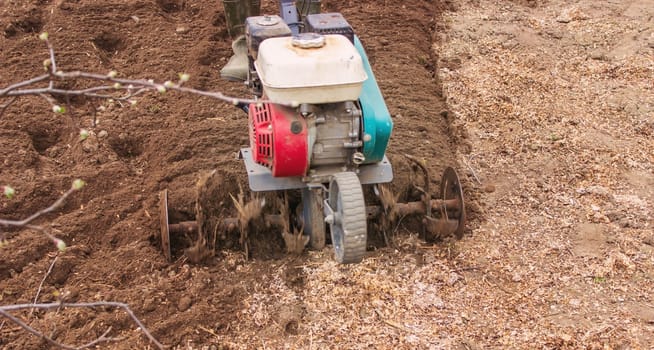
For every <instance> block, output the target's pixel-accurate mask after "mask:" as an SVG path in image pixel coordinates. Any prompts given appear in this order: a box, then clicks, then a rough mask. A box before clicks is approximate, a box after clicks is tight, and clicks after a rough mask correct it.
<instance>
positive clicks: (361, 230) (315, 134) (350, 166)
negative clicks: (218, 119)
mask: <svg viewBox="0 0 654 350" xmlns="http://www.w3.org/2000/svg"><path fill="white" fill-rule="evenodd" d="M280 7H281V13H280V15H281V16H279V15H269V16H253V17H248V18H247V20H246V23H245V26H246V29H245V32H246V41H247V47H248V56H249V62H250V70H249V74H248V77H247V82H246V83H247V84H248V86H249V87H250V88H251V89H252V91H253V92H254V95H255V96H257V98H260V99H261V100H262V101H268V102H265V103H254V104H249V105H242V106H240V107H241V108H242V109H243V110H245V111H246V112H247V113H248V116H249V125H248V129H249V130H248V132H249V135H250V147H248V148H243V149H241V150H240V153H239V156H240V158H241V159H242V161H243V162H244V164H245V172H246V174H247V177H248V182H249V187H250V190H251V191H253V193H254V194H252V195H251V196H249V197H251V199H249V200H246V198H247V197H248V196H246V195H245V194H244V193H243V191H241V193H240V194H239V193H234V194H232V195H231V201H229V200H228V201H227V202H228V203H227V204H228V205H233V206H234V208H235V209H236V210H233V211H231V213H232V214H233V216H232V217H220V218H215V217H214V218H213V219H212V220H213V221H212V222H214V223H215V225H214V226H213V228H212V229H211V230H209V231H213V232H208V233H209V234H212V235H213V236H212V237H213V238H208V239H207V238H203V239H202V240H203V242H205V243H211V242H209V241H212V240H213V241H214V242H215V240H216V239H217V238H216V237H223V238H224V237H227V236H229V235H232V236H238V235H239V234H240V236H239V237H240V242H239V243H240V245H241V246H242V247H243V248H244V249H245V250H246V252H247V249H248V248H247V247H248V243H247V235H248V231H249V230H253V229H259V230H267V231H274V230H273V229H272V228H279V229H280V230H281V233H282V235H283V237H284V238H285V239H284V241H285V242H286V245H287V248H289V249H297V248H298V246H299V249H300V250H301V249H303V248H304V247H305V245H307V244H308V246H309V248H311V249H317V250H319V249H323V248H324V247H325V245H326V243H327V242H326V241H328V240H327V239H326V236H327V233H329V236H330V238H331V244H332V246H333V249H334V253H335V254H334V256H335V259H336V261H338V262H339V263H356V262H360V261H361V260H362V258H363V256H364V254H365V252H366V248H367V240H368V228H369V227H373V226H374V227H375V228H381V229H382V230H391V231H392V230H393V229H394V228H395V227H396V225H397V222H398V220H400V219H401V218H403V217H405V216H422V220H421V221H420V225H421V226H422V227H423V228H424V233H425V238H426V239H427V240H434V239H438V238H443V237H446V236H451V235H456V236H457V237H460V236H461V235H462V232H463V228H464V223H465V209H464V202H463V192H462V189H461V185H460V182H459V178H458V176H457V174H456V172H455V171H454V169H452V168H447V169H446V170H445V173H444V175H443V176H442V178H441V186H440V194H439V195H438V196H436V197H435V196H432V194H431V193H430V190H429V183H430V179H429V175H428V173H427V168H426V167H425V166H424V165H423V164H422V162H421V161H419V160H416V159H414V158H412V157H410V156H407V159H408V163H410V164H412V165H413V166H409V167H407V169H402V171H411V170H410V169H411V168H413V169H417V173H420V175H419V176H414V177H415V178H420V179H421V181H420V182H421V184H420V185H418V184H412V185H411V189H410V191H411V192H412V193H414V194H415V193H417V194H418V195H417V196H415V198H416V200H415V201H410V202H406V203H398V201H397V198H398V197H397V196H396V195H395V194H393V193H391V190H390V189H391V186H389V185H388V183H390V182H391V181H392V180H393V170H392V167H391V163H390V162H389V160H388V158H387V157H386V155H385V152H386V146H387V144H388V141H389V137H390V135H391V130H392V127H393V122H392V120H391V116H390V113H389V111H388V109H387V107H386V104H385V102H384V99H383V97H382V94H381V91H380V89H379V87H378V85H377V82H376V81H375V77H374V75H373V72H372V70H371V66H370V63H369V62H368V59H367V56H366V53H365V51H364V49H363V46H362V44H361V42H360V41H359V38H358V37H357V36H356V35H355V33H354V31H353V29H352V27H351V26H350V25H349V24H348V22H347V21H346V20H345V19H344V17H343V16H342V15H341V14H339V13H314V14H308V15H304V14H302V13H298V11H297V8H296V7H295V1H281V6H280ZM243 175H245V174H243ZM221 181H223V180H221ZM261 193H264V194H261ZM364 193H365V194H366V196H367V197H369V198H368V201H366V198H365V197H366V196H364ZM271 194H272V197H276V198H277V200H275V199H272V200H271V199H270V198H271ZM293 198H295V199H294V200H293ZM207 200H213V199H212V198H207ZM200 201H201V199H200V198H198V202H200ZM223 202H225V200H223ZM275 202H276V203H275ZM291 202H292V203H293V206H291V204H290V203H291ZM367 202H368V203H367ZM198 204H199V205H198V207H199V206H200V205H201V203H198ZM223 204H225V203H223ZM266 208H267V209H266ZM197 214H198V215H197V217H196V221H186V222H180V223H177V224H171V223H169V211H168V194H167V192H166V191H163V193H162V194H161V240H162V246H163V250H164V254H165V255H166V257H167V258H168V259H169V260H170V259H171V244H170V242H171V236H172V235H180V234H196V233H197V234H196V236H203V235H204V236H206V235H207V229H206V228H204V229H203V228H202V226H203V225H205V223H206V222H207V220H209V218H207V217H206V214H203V213H202V209H198V213H197ZM223 214H224V212H223ZM254 220H258V222H260V223H263V225H265V226H261V225H259V226H257V225H254V224H253V221H254ZM369 221H370V222H371V223H375V225H369ZM205 226H206V225H205ZM198 231H199V232H198ZM203 231H205V232H203ZM218 239H220V238H218ZM291 246H295V247H291Z"/></svg>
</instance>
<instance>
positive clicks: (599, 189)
mask: <svg viewBox="0 0 654 350" xmlns="http://www.w3.org/2000/svg"><path fill="white" fill-rule="evenodd" d="M0 5H1V6H0V14H1V15H0V27H1V28H3V29H4V32H3V33H2V34H4V35H0V62H3V63H4V64H3V65H2V66H1V67H0V82H1V83H0V87H3V86H6V85H8V84H11V83H14V82H18V81H21V80H24V79H28V78H30V77H33V76H36V75H38V74H41V72H42V69H43V68H42V62H43V60H45V59H47V58H48V53H47V49H46V48H45V47H44V45H43V43H42V42H41V41H39V40H38V39H37V38H36V37H37V35H38V33H40V32H41V31H47V32H49V33H50V38H51V41H52V43H53V46H54V48H55V51H56V53H57V62H58V64H59V66H60V67H61V69H64V70H76V69H83V70H86V71H92V72H109V71H110V70H116V71H118V72H119V75H120V76H125V77H133V78H153V79H156V80H158V81H164V80H168V79H171V80H173V79H176V78H177V73H179V72H187V73H189V74H191V80H190V81H189V85H190V86H193V87H195V88H199V89H205V90H212V91H222V92H224V93H226V94H228V95H232V96H241V97H248V92H247V90H246V89H245V88H244V87H242V86H241V85H240V84H235V83H229V82H224V81H221V80H220V78H219V74H218V71H219V69H220V68H221V67H222V65H223V64H224V63H225V62H226V60H227V59H228V57H229V56H230V54H231V52H230V50H231V49H230V40H229V37H228V34H227V31H226V29H225V25H224V19H223V13H222V6H221V5H220V3H219V2H217V1H202V0H200V1H180V0H166V1H162V0H157V1H154V0H152V1H109V0H77V1H73V0H56V1H36V0H33V1H7V0H5V1H0ZM263 7H264V12H267V13H275V12H276V11H277V10H276V5H275V4H274V3H273V2H271V1H263ZM323 10H324V11H339V12H342V13H343V14H344V15H345V17H346V18H347V19H348V20H349V22H350V23H351V24H352V25H353V26H354V28H355V31H356V32H357V34H358V35H359V36H360V38H361V40H362V42H363V43H364V46H365V47H366V49H367V52H368V55H369V58H370V60H371V63H372V65H373V69H374V71H375V74H376V78H377V80H378V82H379V84H380V86H381V89H382V91H383V93H384V95H385V98H386V102H387V104H388V106H389V109H390V111H391V114H392V116H393V121H394V124H395V128H394V133H393V136H392V140H391V144H390V146H389V150H388V153H389V155H390V156H391V159H392V160H393V162H394V164H395V174H396V177H397V179H398V182H400V183H402V184H403V183H406V181H407V178H408V171H407V170H408V166H407V163H405V162H403V161H402V155H403V154H408V155H411V156H414V157H415V158H417V159H419V160H421V161H425V163H426V164H428V169H429V171H430V173H431V174H432V176H433V179H432V185H433V186H432V188H438V185H439V178H438V177H439V176H438V174H440V173H441V172H442V171H443V169H444V168H445V167H447V166H453V167H455V168H456V169H457V171H458V172H459V175H460V176H461V178H462V182H463V185H464V189H465V196H466V199H467V205H468V218H469V221H468V224H467V229H466V231H465V233H466V234H465V236H464V238H463V240H461V241H445V242H440V243H438V244H435V245H432V244H427V243H425V242H424V241H423V240H422V239H420V234H419V233H420V231H421V228H420V225H419V222H418V221H411V220H403V221H401V222H400V224H399V225H398V226H397V230H395V231H394V232H393V233H392V235H391V237H390V239H391V242H390V243H391V245H390V246H385V245H384V244H383V242H384V239H383V237H380V236H379V234H378V233H372V234H371V239H370V242H369V246H370V249H369V251H368V253H367V255H366V258H365V259H364V261H363V262H362V263H360V264H357V265H347V266H342V265H338V264H336V263H335V262H334V261H333V260H332V258H331V255H332V252H331V249H330V247H329V246H328V247H327V248H326V249H325V250H324V251H319V252H316V251H305V252H303V253H302V254H301V255H299V256H290V255H286V254H284V247H283V241H282V240H281V238H280V237H279V232H278V231H275V230H260V231H259V232H254V233H253V234H252V235H251V236H250V241H251V243H252V248H253V251H252V252H251V257H250V259H245V256H244V254H243V252H242V250H241V249H240V247H239V246H238V244H235V246H233V247H224V246H222V247H220V248H221V249H219V250H217V251H216V252H215V255H210V256H209V257H206V256H203V257H204V259H201V260H202V261H201V262H199V263H193V262H191V260H192V259H189V257H188V256H187V255H184V254H183V251H182V249H183V248H184V247H186V246H188V245H190V244H191V243H192V241H193V239H194V237H181V238H177V240H176V241H175V242H174V248H175V249H173V253H174V261H173V262H172V263H168V262H166V260H165V259H164V257H163V255H162V254H161V251H160V246H159V242H158V241H159V239H158V236H159V192H160V191H161V190H163V189H168V190H169V193H170V203H169V205H170V208H171V215H172V217H171V220H172V221H175V222H177V221H182V220H190V219H194V218H195V213H196V204H197V198H198V193H197V192H198V188H200V189H204V190H203V191H204V192H203V191H200V192H202V193H200V198H201V205H202V206H204V207H205V208H207V207H212V206H213V207H215V208H228V205H226V204H230V200H231V199H230V200H227V198H228V195H227V194H228V193H232V194H234V195H237V194H238V193H239V189H238V187H239V186H238V183H239V182H241V183H243V181H244V175H243V174H242V168H241V163H240V161H237V160H235V153H236V152H237V151H238V149H239V148H240V147H242V146H245V145H247V144H248V134H247V132H246V130H247V129H246V118H245V115H244V114H243V112H242V111H240V110H238V109H236V108H234V107H233V106H231V105H228V104H225V103H221V102H218V101H215V100H210V99H204V98H197V97H195V96H188V95H182V94H176V93H166V94H164V95H144V96H142V97H140V98H138V101H137V104H136V105H135V106H128V105H126V104H121V103H118V102H110V101H106V100H90V99H71V100H70V101H66V100H62V101H59V103H60V104H62V105H66V106H67V109H68V112H67V113H66V114H64V115H60V114H54V113H52V112H51V108H50V105H49V104H48V103H47V102H46V101H45V100H43V99H42V98H40V97H26V98H21V99H18V100H16V101H15V102H14V103H13V104H12V105H11V106H10V107H9V108H7V109H6V110H5V112H4V114H2V115H1V116H0V155H2V160H3V162H2V164H1V165H0V170H1V172H0V184H2V185H4V184H11V185H12V186H13V187H15V188H16V196H15V197H14V198H13V199H12V200H8V199H5V198H3V199H1V200H0V203H1V206H0V217H2V218H6V219H20V218H24V217H26V216H28V215H30V214H32V213H34V212H36V211H38V210H39V209H41V208H43V207H45V206H47V205H49V204H50V203H52V202H53V201H54V200H56V199H57V198H58V197H59V196H60V195H61V194H62V193H63V192H64V191H65V190H67V189H68V188H69V187H70V184H71V182H72V181H73V180H74V179H76V178H82V179H84V180H86V181H87V186H86V187H85V188H84V189H83V190H81V191H79V192H76V193H75V194H74V195H73V196H72V197H70V198H69V200H68V201H67V202H66V204H65V205H64V206H63V207H62V208H61V209H60V210H58V211H57V212H56V213H52V214H48V215H47V216H46V217H45V218H43V219H41V220H40V221H39V222H38V224H40V225H44V226H47V227H50V228H51V229H52V232H53V234H55V235H56V236H57V237H59V238H61V239H63V240H65V241H66V243H67V244H68V249H67V250H66V252H65V253H57V250H56V247H54V245H53V244H52V242H50V241H49V240H48V239H46V238H45V237H44V236H43V235H42V234H41V233H39V232H35V231H32V230H29V229H21V230H15V229H13V230H5V229H4V228H3V231H2V232H0V234H2V238H3V239H5V241H4V242H3V244H2V248H1V250H0V303H1V304H2V305H9V304H16V303H28V302H32V301H33V300H34V298H35V296H36V294H37V290H38V289H39V285H40V284H41V282H42V280H43V279H44V277H46V278H45V280H44V282H43V286H42V288H41V291H40V293H39V294H38V298H37V299H38V301H41V302H48V301H55V300H57V299H64V300H66V301H71V302H83V301H99V300H111V301H120V302H125V303H127V304H129V305H130V307H131V308H132V309H133V310H134V312H135V314H136V316H137V317H139V318H140V319H141V320H142V321H143V323H144V324H145V325H146V327H147V328H148V329H149V330H150V331H151V332H152V334H153V335H154V336H155V337H156V338H157V339H158V340H159V341H161V342H162V343H164V344H166V345H169V346H171V347H172V348H200V349H213V348H215V349H222V348H227V349H232V348H234V349H241V348H243V349H246V348H247V349H251V348H261V349H268V348H271V349H277V348H291V349H297V348H306V349H314V348H316V349H322V348H334V349H339V348H401V349H405V348H406V349H414V348H418V349H422V348H430V349H441V348H442V349H485V348H497V349H507V348H523V349H531V348H548V349H549V348H590V349H595V348H597V349H607V348H608V349H648V348H651V347H652V344H654V338H652V334H654V333H653V332H654V300H652V297H653V294H652V292H651V286H652V282H653V280H654V248H652V245H653V244H654V233H653V232H652V223H653V221H652V211H651V208H652V204H653V203H652V201H654V194H653V192H652V188H654V175H653V168H652V164H653V163H654V153H653V152H652V149H654V144H652V142H653V141H652V140H654V139H653V138H652V128H653V125H654V124H653V118H654V107H653V106H654V86H653V85H652V84H653V82H654V79H653V77H654V59H653V57H654V33H653V29H652V28H654V22H653V18H654V3H653V2H652V1H651V0H640V1H624V2H615V1H591V0H579V1H576V2H574V3H571V2H568V1H558V0H551V1H550V0H545V1H528V0H520V1H518V0H516V1H497V0H474V1H473V0H454V1H435V2H434V1H427V0H424V1H420V0H414V1H404V2H388V1H372V0H364V1H345V0H341V1H335V0H325V1H323ZM75 86H76V85H74V84H71V85H70V86H65V87H66V88H73V87H75ZM0 103H4V101H0ZM80 128H86V129H88V130H90V131H91V135H90V137H89V138H88V139H86V140H85V141H83V142H82V141H80V140H79V129H80ZM214 169H217V170H219V171H220V174H221V176H219V177H217V178H220V179H227V180H225V181H215V182H211V183H210V184H209V185H207V183H202V182H201V181H200V179H203V178H206V176H207V174H209V173H210V172H212V171H213V170H214ZM199 181H200V182H199ZM207 193H212V194H213V193H215V195H207ZM207 197H215V198H213V199H214V200H213V201H212V198H207ZM223 202H227V203H226V204H225V203H223ZM213 207H212V208H213ZM225 210H226V211H227V212H229V211H230V210H233V209H225ZM55 259H56V260H55ZM53 261H54V265H52V271H50V272H49V273H47V271H48V269H49V268H50V266H51V264H52V263H53ZM16 315H19V316H21V317H23V319H25V320H26V321H27V322H28V323H29V324H30V325H31V326H33V327H35V328H37V329H39V330H42V331H43V332H44V333H45V334H47V335H49V336H52V337H53V338H55V339H56V340H57V341H60V342H64V343H67V344H76V345H80V344H84V343H87V342H89V341H91V340H93V339H94V338H96V337H98V336H99V335H101V334H102V333H103V332H105V331H106V330H107V329H108V328H109V327H111V331H110V333H109V336H112V337H119V338H122V339H121V340H119V341H114V342H110V343H104V344H102V345H101V347H102V348H114V349H133V348H152V344H149V343H148V341H147V339H146V338H145V337H144V336H143V335H142V333H141V332H139V331H138V329H137V327H136V326H135V325H134V324H133V323H132V322H131V321H130V320H129V318H128V317H127V316H126V315H125V314H124V313H122V312H121V311H116V310H111V309H74V310H72V309H71V310H61V311H58V312H39V311H37V312H34V313H33V314H30V313H29V312H24V313H16ZM2 321H5V320H2ZM2 321H0V345H1V346H2V347H3V348H6V349H41V348H47V344H45V343H44V342H43V341H41V340H39V339H38V338H36V337H34V336H31V335H28V334H27V333H25V332H24V331H23V330H21V329H19V328H18V327H17V326H16V325H14V324H13V323H11V322H7V321H5V322H4V323H3V322H2Z"/></svg>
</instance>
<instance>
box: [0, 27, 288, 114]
mask: <svg viewBox="0 0 654 350" xmlns="http://www.w3.org/2000/svg"><path fill="white" fill-rule="evenodd" d="M43 40H44V41H45V42H46V45H47V47H48V51H49V53H50V59H48V60H46V61H45V62H44V67H45V68H46V69H48V74H44V75H41V76H38V77H35V78H32V79H29V80H25V81H22V82H19V83H16V84H12V85H9V86H8V87H6V88H4V89H0V98H5V97H20V96H28V95H59V96H86V97H93V98H103V99H109V98H111V99H117V100H127V99H129V98H132V97H134V96H136V95H139V94H142V93H144V92H155V91H156V92H159V93H163V92H165V91H167V90H172V91H177V92H182V93H188V94H193V95H199V96H203V97H208V98H213V99H217V100H221V101H224V102H228V103H231V104H234V105H241V104H250V103H267V102H270V101H266V100H258V99H244V98H237V97H230V96H227V95H225V94H223V93H222V92H218V91H204V90H198V89H194V88H189V87H184V86H182V84H183V83H184V82H185V81H186V80H187V79H188V76H186V78H184V79H182V76H181V75H180V80H179V81H178V82H177V83H173V82H172V81H166V82H164V83H157V82H155V81H153V80H146V79H122V78H116V72H110V73H109V74H97V73H89V72H83V71H71V72H64V71H60V70H57V65H56V61H55V52H54V49H53V48H52V45H51V43H50V41H48V40H47V38H46V39H43ZM65 80H91V81H100V82H104V83H110V84H108V85H100V86H94V87H90V88H85V89H77V90H72V89H58V88H55V87H54V83H55V81H65ZM45 81H48V86H47V87H43V86H41V87H33V85H35V84H38V83H41V82H45ZM52 104H54V103H52ZM277 104H280V103H277ZM281 104H282V105H286V106H295V105H296V103H287V104H284V103H281ZM8 105H9V104H6V105H5V106H2V107H0V115H1V113H2V112H3V111H4V109H6V108H7V107H8Z"/></svg>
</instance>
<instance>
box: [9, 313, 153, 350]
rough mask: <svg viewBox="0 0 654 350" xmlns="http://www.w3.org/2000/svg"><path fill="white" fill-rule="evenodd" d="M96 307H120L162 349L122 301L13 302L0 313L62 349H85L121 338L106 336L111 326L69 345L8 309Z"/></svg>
mask: <svg viewBox="0 0 654 350" xmlns="http://www.w3.org/2000/svg"><path fill="white" fill-rule="evenodd" d="M96 307H112V308H120V309H123V310H124V311H125V312H126V313H127V314H128V315H129V317H130V318H131V319H132V321H134V323H135V324H136V325H137V326H138V327H139V329H140V330H141V331H142V332H143V334H144V335H145V336H146V337H147V338H148V339H149V340H150V342H152V343H153V344H154V345H155V346H156V347H157V348H158V349H164V346H163V344H161V343H160V342H159V341H157V339H155V338H154V337H153V336H152V334H151V333H150V331H148V329H147V328H145V325H143V323H142V322H141V321H140V320H139V319H138V318H137V317H136V315H135V314H134V312H133V311H132V309H130V308H129V306H128V305H127V304H124V303H119V302H113V301H99V302H92V303H64V302H57V303H49V304H15V305H6V306H0V315H2V316H4V317H6V318H7V319H9V320H10V321H11V322H13V323H15V324H17V325H18V326H20V327H21V328H23V329H24V330H26V331H27V332H29V333H32V334H33V335H35V336H37V337H39V338H42V339H44V340H45V341H47V342H48V343H50V344H52V345H54V346H58V347H61V348H63V349H73V350H76V349H85V348H89V347H91V346H95V345H97V344H99V343H101V342H110V341H119V340H121V338H107V337H106V336H107V334H109V332H110V331H111V328H109V329H108V330H107V331H105V332H104V333H103V334H102V335H101V336H100V337H98V338H96V339H95V340H93V341H91V342H89V343H87V344H85V345H82V346H77V347H74V346H70V345H66V344H62V343H60V342H57V341H56V340H54V339H52V338H50V337H48V336H47V335H45V334H43V333H42V332H40V331H38V330H36V329H34V328H32V327H30V326H29V325H27V324H26V323H25V322H23V321H22V320H21V319H20V318H18V317H16V316H14V315H12V314H11V313H10V311H17V310H23V309H41V310H49V309H62V308H96Z"/></svg>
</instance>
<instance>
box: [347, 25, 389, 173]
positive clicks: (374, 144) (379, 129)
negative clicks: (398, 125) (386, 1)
mask: <svg viewBox="0 0 654 350" xmlns="http://www.w3.org/2000/svg"><path fill="white" fill-rule="evenodd" d="M354 47H356V49H357V50H358V51H359V54H360V55H361V58H362V59H363V66H364V68H365V70H366V74H367V75H368V79H366V81H364V82H363V88H362V90H361V95H360V96H359V102H360V103H361V110H362V111H363V155H364V156H365V161H364V163H366V164H370V163H377V162H380V161H381V160H382V159H383V158H384V153H385V152H386V146H388V139H389V138H390V137H391V132H392V131H393V121H392V120H391V114H390V112H389V111H388V107H386V103H385V102H384V97H383V96H382V93H381V90H379V85H377V80H376V79H375V75H374V74H373V72H372V68H371V67H370V62H369V61H368V56H367V55H366V51H365V50H364V49H363V45H361V41H360V40H359V38H358V37H357V36H355V37H354Z"/></svg>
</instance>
